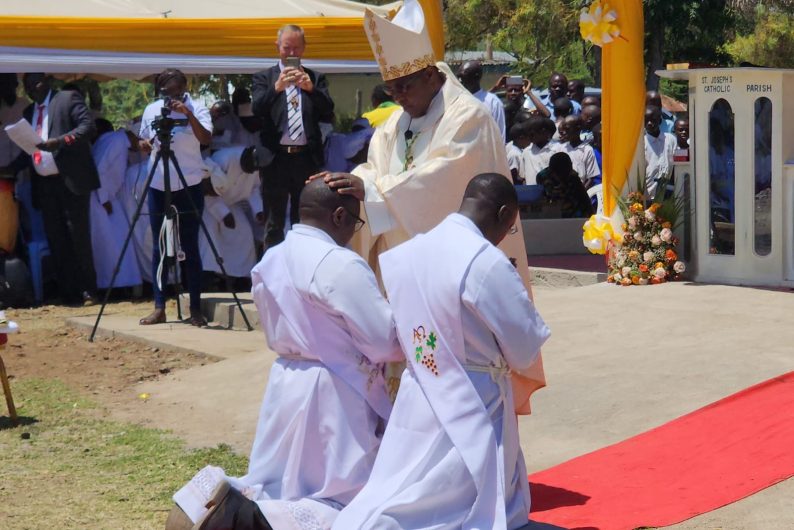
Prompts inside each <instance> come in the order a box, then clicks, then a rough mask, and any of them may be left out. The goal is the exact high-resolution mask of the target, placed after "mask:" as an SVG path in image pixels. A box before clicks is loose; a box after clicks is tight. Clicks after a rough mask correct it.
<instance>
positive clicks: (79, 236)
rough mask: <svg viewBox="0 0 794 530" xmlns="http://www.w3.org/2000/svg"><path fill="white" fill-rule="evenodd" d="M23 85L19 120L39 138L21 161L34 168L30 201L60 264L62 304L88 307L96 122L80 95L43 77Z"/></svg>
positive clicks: (92, 276) (92, 286)
mask: <svg viewBox="0 0 794 530" xmlns="http://www.w3.org/2000/svg"><path fill="white" fill-rule="evenodd" d="M22 83H23V85H24V87H25V92H26V93H27V94H28V96H29V97H30V99H32V100H33V103H32V104H31V105H29V106H28V107H27V108H26V109H25V111H24V113H23V115H24V117H25V119H26V120H27V121H28V122H30V124H31V125H32V127H33V129H34V131H35V132H36V134H38V136H39V137H40V138H41V142H40V143H39V144H38V145H37V147H38V148H39V151H36V152H34V153H33V154H32V155H26V158H25V160H26V163H30V164H32V166H33V170H34V171H32V172H31V174H32V178H33V181H32V183H33V200H34V202H35V203H36V204H37V205H38V207H39V209H40V210H41V213H42V217H43V219H44V230H45V232H46V233H47V240H48V242H49V245H50V252H51V254H52V258H53V261H54V263H57V264H58V266H57V267H56V268H55V269H56V271H57V274H58V290H59V292H60V296H61V298H62V300H63V301H64V302H65V303H84V304H87V305H92V304H94V303H95V301H96V296H95V291H96V271H95V270H94V257H93V252H92V249H91V226H90V215H89V201H90V199H91V192H92V191H93V190H95V189H97V188H99V174H98V172H97V169H96V165H95V164H94V159H93V157H92V156H91V143H90V140H91V138H92V137H93V135H94V130H95V126H94V121H93V120H92V119H91V113H90V112H89V111H88V108H87V107H86V106H85V102H84V101H83V98H82V96H81V95H80V94H79V93H77V92H73V91H71V90H62V91H60V92H58V91H55V90H53V89H52V88H51V85H50V78H49V77H48V76H46V75H45V74H43V73H38V72H37V73H27V74H25V76H24V77H23V79H22Z"/></svg>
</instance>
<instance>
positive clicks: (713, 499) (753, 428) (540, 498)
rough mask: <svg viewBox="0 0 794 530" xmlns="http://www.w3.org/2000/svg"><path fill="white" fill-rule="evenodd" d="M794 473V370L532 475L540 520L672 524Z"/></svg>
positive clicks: (591, 528) (601, 525) (583, 524)
mask: <svg viewBox="0 0 794 530" xmlns="http://www.w3.org/2000/svg"><path fill="white" fill-rule="evenodd" d="M791 476H794V372H790V373H788V374H786V375H783V376H780V377H776V378H774V379H770V380H769V381H766V382H764V383H761V384H758V385H755V386H753V387H750V388H748V389H746V390H743V391H741V392H739V393H737V394H733V395H732V396H729V397H727V398H725V399H722V400H720V401H717V402H716V403H712V404H711V405H708V406H707V407H704V408H702V409H699V410H696V411H695V412H692V413H690V414H687V415H686V416H682V417H681V418H678V419H676V420H673V421H671V422H670V423H667V424H665V425H662V426H661V427H657V428H655V429H653V430H650V431H648V432H645V433H642V434H640V435H638V436H635V437H633V438H629V439H628V440H624V441H622V442H620V443H617V444H615V445H611V446H609V447H605V448H603V449H599V450H598V451H595V452H592V453H589V454H586V455H583V456H580V457H577V458H574V459H573V460H569V461H568V462H565V463H563V464H560V465H558V466H555V467H553V468H551V469H547V470H545V471H541V472H539V473H535V474H533V475H530V476H529V481H530V483H531V488H532V490H531V491H532V514H531V516H530V518H531V519H532V520H533V521H540V522H543V523H550V524H553V525H557V526H561V527H564V528H568V529H576V530H631V529H633V528H637V527H643V526H651V527H658V526H667V525H671V524H675V523H678V522H681V521H684V520H686V519H689V518H690V517H694V516H696V515H699V514H702V513H705V512H708V511H711V510H714V509H716V508H719V507H721V506H725V505H726V504H730V503H732V502H734V501H737V500H739V499H742V498H744V497H747V496H749V495H752V494H753V493H756V492H757V491H760V490H762V489H764V488H766V487H769V486H771V485H773V484H776V483H778V482H780V481H782V480H785V479H787V478H789V477H791Z"/></svg>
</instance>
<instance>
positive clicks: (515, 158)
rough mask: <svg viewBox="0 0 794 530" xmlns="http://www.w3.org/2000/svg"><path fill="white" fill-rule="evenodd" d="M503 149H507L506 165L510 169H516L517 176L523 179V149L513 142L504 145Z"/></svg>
mask: <svg viewBox="0 0 794 530" xmlns="http://www.w3.org/2000/svg"><path fill="white" fill-rule="evenodd" d="M505 151H507V167H509V168H510V171H512V170H514V169H516V170H518V178H520V179H524V178H525V176H524V151H523V150H522V149H521V148H520V147H518V146H517V145H515V144H514V143H513V142H508V143H507V145H505Z"/></svg>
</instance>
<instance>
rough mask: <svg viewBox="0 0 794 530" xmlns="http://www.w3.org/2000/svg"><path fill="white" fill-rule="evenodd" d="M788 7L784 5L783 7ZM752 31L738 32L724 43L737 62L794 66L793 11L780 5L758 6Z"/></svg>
mask: <svg viewBox="0 0 794 530" xmlns="http://www.w3.org/2000/svg"><path fill="white" fill-rule="evenodd" d="M783 7H785V6H783ZM753 15H754V24H753V27H752V31H751V32H747V33H745V34H743V35H738V36H737V37H736V38H735V39H734V40H733V41H732V42H730V43H728V44H726V45H725V46H724V50H725V51H726V52H727V53H728V54H729V55H730V56H731V57H732V58H733V60H734V61H735V62H736V63H741V62H750V63H753V64H757V65H759V66H769V67H775V68H794V24H792V18H791V17H792V13H791V11H788V12H787V11H786V10H785V9H782V8H781V7H777V8H776V7H765V6H758V7H757V8H756V10H755V11H754V13H753Z"/></svg>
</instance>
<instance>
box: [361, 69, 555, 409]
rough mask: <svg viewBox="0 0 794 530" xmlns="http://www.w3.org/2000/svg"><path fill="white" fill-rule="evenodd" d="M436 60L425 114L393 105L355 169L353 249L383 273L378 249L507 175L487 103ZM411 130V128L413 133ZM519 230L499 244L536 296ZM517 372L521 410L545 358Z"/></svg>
mask: <svg viewBox="0 0 794 530" xmlns="http://www.w3.org/2000/svg"><path fill="white" fill-rule="evenodd" d="M437 66H438V68H439V70H441V72H442V73H444V74H445V76H446V81H445V82H444V85H443V86H442V88H441V90H440V91H439V93H438V94H437V95H436V96H435V97H434V98H433V100H432V102H431V103H430V107H429V108H428V111H427V113H426V114H425V116H422V117H421V118H411V116H410V115H408V114H407V113H406V112H404V111H403V110H397V111H395V112H394V113H393V114H392V115H391V117H390V118H389V119H388V120H387V121H386V122H385V123H384V124H383V125H382V126H381V127H378V128H377V129H376V131H375V135H374V136H373V138H372V141H371V143H370V147H369V154H368V156H367V162H366V163H364V164H361V165H360V166H358V167H356V169H354V170H353V173H354V174H355V175H357V176H359V177H361V179H362V180H363V181H364V187H365V191H366V196H365V198H364V213H363V214H362V217H363V216H366V220H367V224H366V225H365V226H364V228H363V229H362V230H360V231H359V232H357V234H356V236H355V237H354V238H353V241H352V242H351V248H353V250H355V251H356V252H357V253H358V254H360V255H361V256H362V257H364V259H366V260H367V261H368V262H369V264H370V267H372V269H373V270H374V271H375V273H376V274H377V275H378V276H379V277H380V274H379V268H378V267H379V265H378V256H379V255H380V254H381V253H383V252H384V251H386V250H388V249H390V248H394V247H395V246H397V245H399V244H400V243H403V242H404V241H407V240H408V239H410V238H411V237H413V236H415V235H417V234H421V233H424V232H427V231H429V230H430V229H431V228H433V227H434V226H436V225H437V224H438V223H440V222H441V221H442V220H443V219H444V218H445V217H446V216H447V215H449V214H450V213H452V212H456V211H457V210H458V208H459V207H460V203H461V200H462V199H463V192H464V191H465V189H466V185H467V184H468V183H469V181H470V180H471V179H472V178H474V177H475V176H477V175H478V174H480V173H499V174H501V175H504V176H505V177H507V178H510V170H509V168H508V167H507V154H506V151H505V144H504V142H503V141H502V136H501V134H500V133H499V130H498V129H497V127H496V124H495V123H494V121H493V119H492V117H491V115H490V113H489V112H488V109H486V108H485V107H484V106H483V105H482V103H480V101H478V100H477V99H476V98H475V97H474V96H472V95H471V93H470V92H469V91H468V90H466V89H465V88H464V87H463V85H461V84H460V82H459V81H458V80H457V78H456V77H455V75H454V74H453V73H452V71H451V70H450V69H449V67H448V66H447V65H446V64H445V63H442V62H440V63H437ZM406 131H411V133H410V134H409V135H408V136H410V139H406V134H405V133H406ZM409 141H410V142H411V145H410V146H409V145H408V142H409ZM409 147H410V149H409ZM409 155H410V156H409ZM516 229H517V230H516V232H515V233H513V234H509V235H508V236H507V237H506V238H505V240H504V241H503V242H502V244H501V245H499V248H501V249H502V250H503V251H504V253H505V254H506V255H507V256H508V258H509V259H510V261H511V262H512V263H513V264H514V265H515V266H516V269H517V270H518V273H519V274H520V275H521V278H522V280H523V281H524V285H525V287H526V289H527V291H528V292H529V293H530V297H531V296H532V290H531V287H530V279H529V266H528V264H527V255H526V248H525V246H524V235H523V231H522V228H521V223H520V222H519V223H517V224H516ZM513 379H514V384H515V393H516V410H517V411H518V412H519V413H521V414H528V413H529V396H530V394H531V393H532V392H534V391H535V390H537V389H538V388H541V387H543V386H545V385H546V378H545V375H544V374H543V362H542V359H541V357H540V356H538V358H537V361H536V362H535V363H534V364H533V365H532V366H531V367H529V368H528V369H527V370H524V371H522V372H521V373H520V374H518V373H516V374H514V378H513ZM391 386H392V382H391V381H390V387H391Z"/></svg>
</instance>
